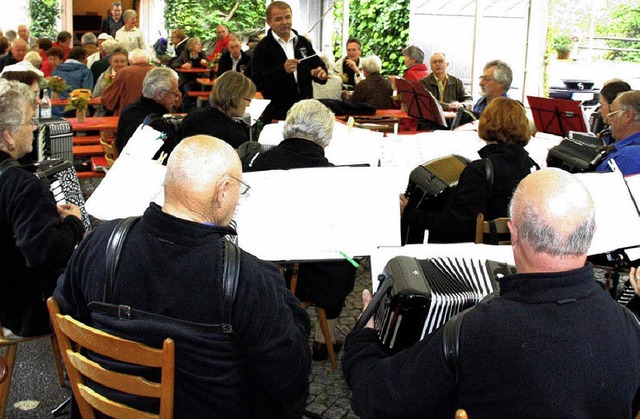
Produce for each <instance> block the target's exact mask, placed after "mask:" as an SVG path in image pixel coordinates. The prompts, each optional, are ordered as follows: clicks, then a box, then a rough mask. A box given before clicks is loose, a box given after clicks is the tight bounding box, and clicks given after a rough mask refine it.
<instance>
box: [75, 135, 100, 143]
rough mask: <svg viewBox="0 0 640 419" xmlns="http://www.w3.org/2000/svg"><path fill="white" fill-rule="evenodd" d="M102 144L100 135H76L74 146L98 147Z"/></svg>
mask: <svg viewBox="0 0 640 419" xmlns="http://www.w3.org/2000/svg"><path fill="white" fill-rule="evenodd" d="M96 144H100V136H99V135H81V136H78V135H74V136H73V145H96Z"/></svg>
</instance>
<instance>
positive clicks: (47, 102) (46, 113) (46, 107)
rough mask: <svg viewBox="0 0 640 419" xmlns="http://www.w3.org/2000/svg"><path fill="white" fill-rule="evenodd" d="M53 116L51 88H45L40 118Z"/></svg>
mask: <svg viewBox="0 0 640 419" xmlns="http://www.w3.org/2000/svg"><path fill="white" fill-rule="evenodd" d="M45 118H51V98H50V97H49V89H44V92H43V93H42V103H41V104H40V119H45Z"/></svg>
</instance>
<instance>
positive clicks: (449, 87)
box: [420, 52, 473, 111]
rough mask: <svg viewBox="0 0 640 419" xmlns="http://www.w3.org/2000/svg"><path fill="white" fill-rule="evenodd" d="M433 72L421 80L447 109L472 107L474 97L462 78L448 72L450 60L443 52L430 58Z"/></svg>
mask: <svg viewBox="0 0 640 419" xmlns="http://www.w3.org/2000/svg"><path fill="white" fill-rule="evenodd" d="M429 64H430V65H431V74H429V75H428V76H427V77H425V78H423V79H422V80H420V84H422V85H423V86H424V88H425V89H427V90H428V91H430V92H431V93H432V94H433V96H434V97H435V98H436V99H438V102H440V105H441V106H442V109H443V110H445V111H457V110H458V109H460V108H467V109H471V104H472V102H471V101H472V99H473V98H472V97H471V95H470V94H469V92H467V89H465V87H464V84H462V80H460V79H459V78H457V77H455V76H453V75H451V74H448V73H447V69H448V68H449V62H447V57H446V56H445V55H444V53H443V52H436V53H434V54H433V55H432V56H431V58H430V60H429Z"/></svg>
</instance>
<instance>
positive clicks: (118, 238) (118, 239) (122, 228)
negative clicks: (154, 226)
mask: <svg viewBox="0 0 640 419" xmlns="http://www.w3.org/2000/svg"><path fill="white" fill-rule="evenodd" d="M138 220H140V217H129V218H125V219H124V220H120V222H118V224H117V225H116V228H114V229H113V231H112V232H111V236H110V237H109V242H108V243H107V251H106V254H105V264H106V268H107V280H106V282H105V284H104V297H103V299H102V301H103V302H105V303H111V298H112V296H113V284H114V282H115V277H116V271H117V270H118V264H119V263H120V252H121V251H122V246H124V240H125V239H126V238H127V234H128V233H129V229H130V228H131V226H133V225H134V224H135V223H136V222H138Z"/></svg>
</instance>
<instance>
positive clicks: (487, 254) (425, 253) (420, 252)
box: [371, 243, 515, 292]
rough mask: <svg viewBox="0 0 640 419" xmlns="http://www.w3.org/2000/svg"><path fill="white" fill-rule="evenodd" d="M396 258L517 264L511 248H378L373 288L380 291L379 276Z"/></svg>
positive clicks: (373, 258) (374, 257)
mask: <svg viewBox="0 0 640 419" xmlns="http://www.w3.org/2000/svg"><path fill="white" fill-rule="evenodd" d="M396 256H411V257H415V258H418V259H427V258H434V257H450V258H473V259H480V260H483V261H486V260H495V261H496V262H504V263H508V264H511V265H513V264H515V262H514V260H513V252H512V251H511V246H490V245H487V244H475V243H453V244H414V245H406V246H402V247H400V246H398V247H378V248H377V249H376V250H374V251H373V252H372V253H371V281H372V284H371V287H372V290H374V292H375V290H377V289H378V284H379V283H378V276H379V275H381V274H383V273H384V268H385V266H387V263H388V262H389V260H391V259H392V258H394V257H396Z"/></svg>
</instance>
